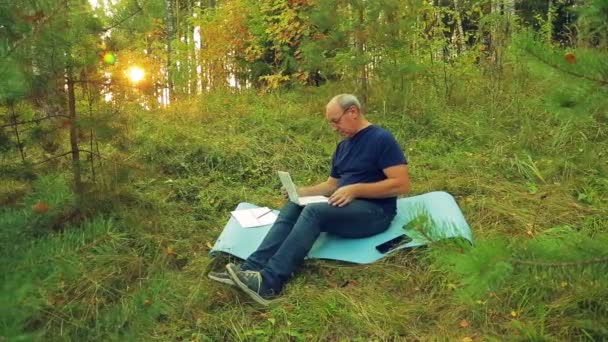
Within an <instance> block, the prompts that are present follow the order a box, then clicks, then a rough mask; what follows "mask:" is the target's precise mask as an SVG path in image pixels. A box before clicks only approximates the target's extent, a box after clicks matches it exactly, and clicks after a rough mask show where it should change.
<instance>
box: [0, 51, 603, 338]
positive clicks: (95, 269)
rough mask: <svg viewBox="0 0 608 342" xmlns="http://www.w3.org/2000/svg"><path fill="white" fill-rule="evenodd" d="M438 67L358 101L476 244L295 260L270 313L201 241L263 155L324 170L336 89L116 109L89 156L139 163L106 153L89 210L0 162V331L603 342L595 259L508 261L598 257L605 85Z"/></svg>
mask: <svg viewBox="0 0 608 342" xmlns="http://www.w3.org/2000/svg"><path fill="white" fill-rule="evenodd" d="M518 62H520V63H522V62H521V61H519V60H518ZM528 63H529V64H528ZM528 65H530V66H531V68H530V69H528V67H527V66H528ZM454 68H455V69H454V70H450V72H451V73H453V75H454V82H456V83H455V86H454V88H453V90H452V94H451V97H450V99H449V100H446V99H443V98H441V97H440V96H438V95H437V92H436V91H435V90H434V89H433V86H432V84H433V82H431V80H429V79H428V78H426V77H423V76H420V77H419V78H416V79H415V80H412V82H413V83H415V87H414V86H412V87H409V88H408V90H407V91H408V92H409V93H408V94H409V95H410V96H409V97H406V101H392V100H393V99H392V98H389V97H388V95H386V94H384V93H382V92H380V91H378V92H373V91H372V94H371V101H370V103H369V104H368V106H367V111H368V117H369V119H370V120H371V121H372V122H374V123H376V124H379V125H381V126H384V127H387V128H389V129H390V130H391V131H393V132H394V134H395V136H396V137H397V139H398V141H399V142H400V143H401V144H402V146H403V147H404V150H405V151H406V152H407V154H408V157H409V159H410V162H411V165H410V172H411V178H412V190H411V195H416V194H421V193H425V192H428V191H435V190H443V191H448V192H450V193H452V194H453V195H454V196H455V197H456V199H457V200H458V203H459V205H460V207H461V209H462V210H463V212H464V214H465V217H466V218H467V220H468V222H469V224H470V225H471V227H472V229H473V232H474V235H475V237H476V241H477V245H476V247H474V248H470V247H466V246H461V245H458V244H451V243H437V244H434V245H432V246H430V247H428V248H424V249H418V250H414V251H410V252H401V253H397V254H396V255H394V256H391V257H388V258H386V259H385V260H382V261H381V262H378V263H375V264H372V265H349V264H345V263H339V262H330V261H308V262H306V263H305V265H304V267H303V268H302V270H301V272H300V273H299V274H298V275H297V276H296V277H295V278H294V279H293V280H292V281H291V282H290V283H289V284H288V286H287V288H286V290H285V293H284V295H283V297H282V298H281V301H280V302H279V303H278V304H277V305H273V306H271V307H269V308H261V307H259V306H257V305H255V303H253V302H252V301H251V300H249V299H248V298H247V297H246V296H244V295H242V294H240V293H239V292H238V291H236V290H234V289H231V288H228V287H226V286H221V285H218V284H216V283H213V282H211V281H209V280H208V279H207V278H206V276H205V272H206V271H207V270H209V269H212V268H216V267H221V266H222V265H223V262H225V261H226V260H224V259H219V260H214V259H211V258H210V257H209V256H208V251H209V249H210V246H211V245H212V244H213V242H214V241H215V239H216V238H217V237H218V235H219V234H220V232H221V230H222V228H223V226H224V224H225V222H226V220H227V219H228V217H229V211H230V210H232V209H233V208H234V207H235V206H236V204H237V203H239V202H242V201H248V202H253V203H257V204H260V205H268V206H272V207H279V206H280V205H281V204H282V201H283V200H282V199H281V197H280V195H279V191H278V190H279V182H278V180H277V178H276V177H275V170H278V169H286V170H289V171H290V172H292V174H293V176H294V179H295V181H296V182H297V183H300V184H307V183H314V182H317V181H320V180H323V179H324V178H325V177H326V175H327V174H328V171H329V162H330V159H331V155H332V152H333V148H334V146H335V144H336V143H337V142H338V141H339V140H338V137H337V136H336V135H335V134H334V133H333V132H331V130H330V127H328V126H327V124H325V121H324V118H323V116H322V114H323V110H324V105H325V102H326V101H327V100H328V99H329V98H331V96H332V95H334V94H336V93H338V92H341V91H344V89H345V88H347V87H346V86H345V85H339V84H330V85H326V86H323V87H321V88H315V89H299V90H294V91H291V92H283V93H275V94H257V93H254V92H242V93H240V94H226V93H221V92H219V93H212V94H206V95H205V96H201V97H198V98H192V99H189V100H187V101H182V102H179V103H175V104H173V105H172V106H171V107H169V108H167V109H164V110H156V111H143V110H139V111H133V112H130V113H129V115H128V116H125V117H124V118H123V120H125V121H126V122H127V124H128V126H129V127H130V130H129V131H128V133H124V136H123V137H122V138H121V142H120V143H121V144H126V145H125V146H123V147H124V148H126V149H127V150H128V153H125V152H124V151H121V150H118V149H114V148H112V147H111V146H106V147H105V150H104V153H105V154H106V155H107V157H108V158H109V159H112V158H114V159H118V160H124V159H127V158H128V159H129V163H131V166H133V165H136V166H137V168H136V169H133V168H131V169H129V168H125V167H124V166H121V165H114V164H112V163H111V162H105V163H104V168H102V169H100V170H99V174H98V177H99V181H98V184H97V187H96V188H94V190H93V193H91V194H89V197H93V198H95V200H94V201H92V202H91V203H93V204H94V207H95V209H94V210H93V209H90V208H89V210H88V211H86V215H85V216H84V217H83V218H81V219H80V220H74V221H73V222H72V226H69V227H66V226H64V225H61V224H60V225H57V224H56V223H57V222H56V221H58V220H59V221H61V220H62V219H63V218H65V217H66V216H65V212H66V210H67V209H66V208H69V207H70V206H73V205H74V203H73V199H71V197H70V196H69V195H68V191H66V190H65V189H66V184H67V183H68V182H69V178H66V177H55V176H50V177H42V178H39V179H38V180H36V181H35V182H34V183H32V184H30V183H28V182H26V181H23V180H19V179H18V178H16V177H12V176H11V175H10V174H8V173H6V174H3V175H2V176H3V177H4V178H5V179H6V180H7V182H4V180H3V183H2V184H3V186H2V188H1V190H0V191H2V194H6V195H3V196H6V197H5V198H7V199H6V200H3V202H4V203H7V204H11V207H10V208H9V207H7V208H6V209H3V210H2V211H1V212H0V223H1V224H2V235H1V236H2V238H3V239H2V249H3V252H2V253H0V255H1V256H2V259H3V260H2V266H0V267H1V269H0V271H1V273H2V292H1V293H2V295H1V296H0V304H1V305H0V306H1V307H2V310H4V312H7V313H9V314H4V313H3V314H2V315H1V317H0V337H4V338H6V339H8V340H30V339H37V340H83V339H93V340H121V341H122V340H194V341H197V340H200V341H217V340H234V341H250V340H251V341H257V340H302V341H306V340H334V341H339V340H349V341H350V340H359V341H370V340H378V341H392V340H463V338H465V337H470V338H472V339H473V340H496V341H501V340H538V341H541V340H543V341H544V340H547V341H553V340H595V341H601V340H605V339H606V338H608V325H607V324H606V322H607V321H608V306H607V305H606V303H608V290H606V289H607V288H608V277H607V276H606V275H605V274H606V272H605V271H606V267H605V263H603V264H601V263H600V264H595V265H591V266H575V267H542V266H538V265H537V266H534V265H526V264H518V263H517V262H514V261H513V259H517V260H535V261H538V262H559V261H564V260H565V261H576V260H588V259H589V258H592V257H596V256H599V255H602V253H604V254H603V255H605V252H604V249H605V248H603V246H605V245H606V242H607V241H606V240H607V232H606V225H607V224H608V220H607V219H606V217H608V206H607V205H606V203H607V200H608V178H607V172H606V171H607V169H606V168H607V167H608V164H606V162H605V158H602V157H601V156H604V157H605V153H606V150H608V129H607V128H606V121H602V120H604V119H602V117H601V115H600V114H598V113H600V109H602V108H604V109H605V108H607V106H608V104H607V103H606V100H605V99H606V96H605V94H606V89H600V90H594V89H590V87H589V86H588V85H587V84H586V83H584V81H581V80H571V82H572V84H573V87H575V88H576V91H574V93H573V94H570V93H569V91H568V89H569V88H568V85H567V84H562V85H561V86H559V87H557V88H556V87H555V84H558V83H559V80H560V79H561V77H563V76H560V75H558V74H556V73H554V72H547V70H545V71H544V72H543V71H542V70H543V69H542V68H543V66H542V65H539V64H538V63H537V62H534V61H527V62H526V64H525V65H517V66H516V67H515V66H507V67H506V70H505V75H504V76H503V78H502V80H501V81H497V79H496V78H490V77H487V75H486V74H484V73H483V72H481V71H478V70H477V69H475V68H472V67H470V66H468V65H464V66H463V65H460V66H459V65H456V66H454ZM458 68H462V70H464V71H466V75H464V76H458V75H462V73H459V72H458V71H459V70H460V69H458ZM545 68H546V66H545ZM462 70H461V71H462ZM539 70H540V71H539ZM431 77H432V76H431ZM587 92H591V93H592V94H596V92H601V93H603V94H604V96H603V97H601V96H597V95H593V96H589V97H585V93H587ZM570 95H573V96H572V97H573V99H568V97H569V96H570ZM127 142H128V143H127ZM40 199H43V200H45V201H47V202H48V203H51V204H52V205H51V206H50V207H51V210H49V212H47V213H45V214H43V215H37V214H34V213H32V212H31V209H30V208H31V206H32V205H33V204H34V203H35V202H36V201H37V200H40ZM93 204H91V206H92V205H93ZM62 215H63V216H62ZM70 222H71V221H70ZM53 227H55V228H53ZM57 227H58V228H57ZM583 247H584V248H583ZM463 322H464V323H463ZM0 339H1V338H0Z"/></svg>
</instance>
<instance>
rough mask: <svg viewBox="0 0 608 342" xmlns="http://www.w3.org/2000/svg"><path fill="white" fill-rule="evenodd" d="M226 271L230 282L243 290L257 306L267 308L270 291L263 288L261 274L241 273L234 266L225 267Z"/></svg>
mask: <svg viewBox="0 0 608 342" xmlns="http://www.w3.org/2000/svg"><path fill="white" fill-rule="evenodd" d="M226 271H228V275H229V276H230V278H231V279H232V281H233V282H234V283H235V284H236V286H238V287H239V288H240V289H241V290H243V291H244V292H245V293H246V294H248V295H249V297H251V299H253V300H255V301H256V302H258V303H259V304H262V305H264V306H267V305H268V304H270V303H271V302H272V301H271V300H269V298H270V297H271V296H272V291H269V290H267V289H265V288H264V287H263V283H262V274H261V273H260V272H256V271H242V270H241V269H240V268H239V267H238V266H237V265H235V264H232V263H230V264H228V265H226Z"/></svg>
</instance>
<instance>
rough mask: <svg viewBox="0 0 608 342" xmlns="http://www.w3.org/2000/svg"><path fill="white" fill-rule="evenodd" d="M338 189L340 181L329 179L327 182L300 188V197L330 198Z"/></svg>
mask: <svg viewBox="0 0 608 342" xmlns="http://www.w3.org/2000/svg"><path fill="white" fill-rule="evenodd" d="M337 188H338V179H336V178H333V177H329V178H327V180H326V181H325V182H322V183H319V184H317V185H313V186H307V187H303V188H298V195H300V196H317V195H321V196H330V195H331V194H333V193H334V191H336V189H337Z"/></svg>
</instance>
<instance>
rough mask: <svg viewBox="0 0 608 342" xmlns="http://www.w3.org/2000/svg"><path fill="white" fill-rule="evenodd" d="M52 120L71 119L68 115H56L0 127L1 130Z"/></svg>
mask: <svg viewBox="0 0 608 342" xmlns="http://www.w3.org/2000/svg"><path fill="white" fill-rule="evenodd" d="M52 118H69V117H68V116H67V115H61V114H56V115H50V116H45V117H43V118H38V119H34V120H29V121H20V122H14V123H10V124H4V125H0V128H4V127H14V126H21V125H26V124H31V123H37V122H40V121H43V120H48V119H52Z"/></svg>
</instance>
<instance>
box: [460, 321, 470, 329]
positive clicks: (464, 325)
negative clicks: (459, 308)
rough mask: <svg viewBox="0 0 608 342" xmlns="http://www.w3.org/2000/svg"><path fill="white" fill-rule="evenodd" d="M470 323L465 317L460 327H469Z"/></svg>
mask: <svg viewBox="0 0 608 342" xmlns="http://www.w3.org/2000/svg"><path fill="white" fill-rule="evenodd" d="M469 325H470V323H469V321H467V320H466V319H463V320H462V321H460V327H461V328H468V327H469Z"/></svg>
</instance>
